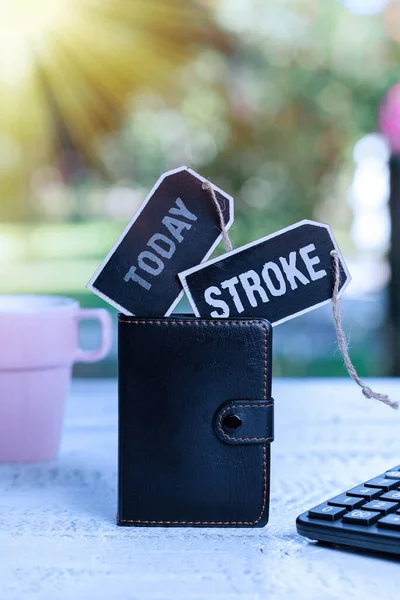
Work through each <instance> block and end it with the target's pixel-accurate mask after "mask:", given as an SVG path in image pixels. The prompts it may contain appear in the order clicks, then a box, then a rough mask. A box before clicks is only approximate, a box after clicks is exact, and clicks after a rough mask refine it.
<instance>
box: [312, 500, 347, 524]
mask: <svg viewBox="0 0 400 600" xmlns="http://www.w3.org/2000/svg"><path fill="white" fill-rule="evenodd" d="M345 512H346V509H345V508H340V507H339V506H329V505H328V504H327V503H326V502H324V503H323V504H320V505H319V506H316V507H315V508H312V509H311V510H309V511H308V516H309V517H310V518H311V519H323V520H324V521H336V519H339V518H340V517H341V516H342V515H344V513H345Z"/></svg>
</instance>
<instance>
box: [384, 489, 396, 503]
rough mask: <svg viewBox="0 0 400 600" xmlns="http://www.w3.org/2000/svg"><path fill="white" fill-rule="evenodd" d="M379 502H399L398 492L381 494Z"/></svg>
mask: <svg viewBox="0 0 400 600" xmlns="http://www.w3.org/2000/svg"><path fill="white" fill-rule="evenodd" d="M380 500H390V501H391V502H400V490H392V491H390V492H386V494H382V496H381V497H380Z"/></svg>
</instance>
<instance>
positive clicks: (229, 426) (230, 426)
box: [222, 414, 242, 433]
mask: <svg viewBox="0 0 400 600" xmlns="http://www.w3.org/2000/svg"><path fill="white" fill-rule="evenodd" d="M241 426H242V419H241V418H240V417H238V416H237V415H235V414H231V415H226V416H225V417H224V419H223V421H222V427H223V428H224V429H225V431H227V432H228V433H232V432H233V431H239V429H240V428H241Z"/></svg>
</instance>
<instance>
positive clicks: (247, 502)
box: [117, 315, 273, 527]
mask: <svg viewBox="0 0 400 600" xmlns="http://www.w3.org/2000/svg"><path fill="white" fill-rule="evenodd" d="M271 338H272V330H271V325H270V323H269V322H268V321H266V320H264V319H245V318H243V319H227V320H224V319H222V320H209V319H198V318H195V317H190V316H185V315H178V316H172V317H163V318H138V317H133V316H132V317H129V316H125V315H120V316H119V486H118V487H119V501H118V504H119V508H118V517H117V521H118V524H119V525H136V526H204V527H208V526H209V527H213V526H214V527H262V526H264V525H266V523H267V522H268V509H269V480H270V442H271V441H272V440H273V400H272V399H271Z"/></svg>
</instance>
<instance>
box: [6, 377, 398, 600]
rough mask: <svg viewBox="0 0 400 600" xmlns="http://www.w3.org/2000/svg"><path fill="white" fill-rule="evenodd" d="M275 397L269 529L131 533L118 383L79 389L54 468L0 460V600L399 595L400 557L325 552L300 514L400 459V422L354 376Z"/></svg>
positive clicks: (392, 386)
mask: <svg viewBox="0 0 400 600" xmlns="http://www.w3.org/2000/svg"><path fill="white" fill-rule="evenodd" d="M379 389H380V390H381V391H382V390H383V391H388V392H389V393H390V394H391V395H392V396H393V397H394V398H400V383H398V382H397V381H395V380H381V381H380V382H379ZM274 397H275V399H276V441H275V442H274V443H273V448H272V455H273V461H272V483H271V486H272V498H271V513H270V522H269V524H268V526H267V527H265V528H263V529H252V530H251V529H158V528H157V529H131V528H120V527H117V526H116V524H115V519H114V517H115V512H116V479H117V468H116V459H117V394H116V383H115V382H114V381H98V380H97V381H79V380H78V381H75V382H74V383H73V386H72V391H71V393H70V396H69V399H68V403H67V411H66V423H65V430H64V438H63V444H62V448H61V454H60V458H59V460H58V461H57V462H54V464H51V463H41V464H35V465H0V598H1V600H17V599H18V600H19V599H22V598H24V599H27V598H29V600H39V599H40V600H43V599H46V600H47V599H48V600H58V599H62V600H64V599H68V600H80V599H82V600H83V599H85V600H91V599H92V598H93V599H95V600H103V599H104V600H105V599H107V600H108V599H110V598H112V599H113V600H120V599H124V600H128V599H129V600H195V599H198V600H200V599H203V598H207V600H208V599H210V600H228V599H229V600H233V599H235V598H240V599H243V600H258V599H260V600H261V599H263V600H266V599H267V598H293V599H301V600H304V599H315V600H320V599H322V598H324V599H331V598H340V599H342V598H357V599H360V598H362V599H363V600H366V599H367V598H373V599H374V600H376V599H377V598H383V597H387V598H394V597H395V595H396V596H397V594H398V589H399V584H400V564H399V562H398V561H397V560H396V559H384V558H382V557H379V556H374V555H368V554H365V553H361V552H360V553H355V552H350V551H344V550H338V549H330V548H326V547H322V546H319V545H318V544H316V543H314V542H309V541H308V540H307V539H305V538H302V537H300V536H299V535H297V533H296V531H295V519H296V516H297V515H298V514H299V513H300V512H302V511H304V510H306V509H307V508H310V507H311V506H312V505H315V504H318V503H319V502H321V501H323V500H325V499H327V498H328V497H330V496H333V495H335V494H337V493H339V492H341V491H343V490H344V489H346V488H349V487H351V486H353V485H355V484H358V483H359V482H361V481H362V480H366V479H369V478H371V477H372V476H375V475H377V474H379V473H381V472H382V471H384V470H386V469H387V468H388V467H391V466H393V465H394V464H396V463H399V462H400V457H399V452H398V450H397V448H398V447H399V418H400V413H395V412H394V411H392V410H391V409H389V408H386V407H385V406H381V405H379V404H377V403H374V402H373V401H370V400H365V399H364V398H363V397H362V396H361V394H360V392H359V391H358V389H357V388H356V386H355V385H354V384H353V383H352V382H350V381H349V380H276V381H275V382H274Z"/></svg>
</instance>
